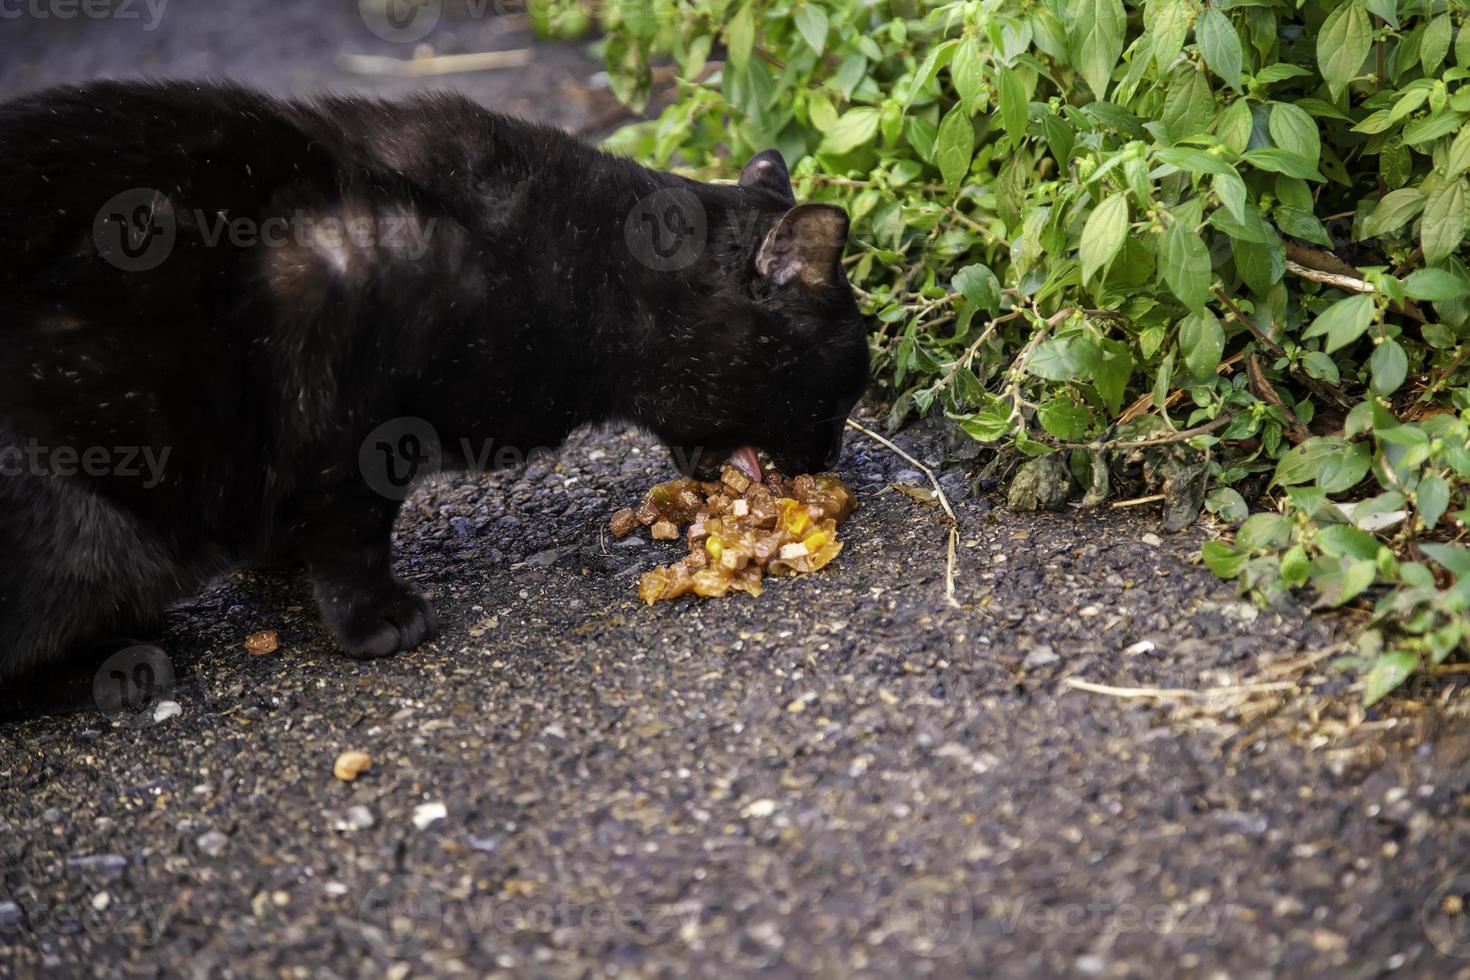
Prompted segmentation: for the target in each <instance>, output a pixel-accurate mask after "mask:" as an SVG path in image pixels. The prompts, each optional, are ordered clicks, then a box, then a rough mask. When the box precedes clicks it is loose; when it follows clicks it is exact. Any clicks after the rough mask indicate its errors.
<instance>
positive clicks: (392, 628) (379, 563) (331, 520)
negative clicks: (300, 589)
mask: <svg viewBox="0 0 1470 980" xmlns="http://www.w3.org/2000/svg"><path fill="white" fill-rule="evenodd" d="M399 506H400V503H399V501H396V500H388V499H386V498H383V497H379V496H377V495H375V494H373V493H371V491H368V490H365V489H364V490H361V491H357V490H353V491H344V492H340V493H331V494H323V495H321V496H320V497H318V498H316V499H314V500H312V501H310V502H309V503H307V504H306V505H305V506H304V507H303V511H304V513H305V515H306V516H305V520H304V524H303V527H302V537H301V550H302V554H303V557H305V559H306V564H307V569H308V573H309V574H310V576H311V581H312V586H313V587H314V589H315V592H316V601H317V607H318V608H319V609H320V611H321V614H322V619H323V620H325V621H326V624H327V626H328V628H329V629H331V631H332V634H333V635H334V636H335V637H336V638H337V642H339V643H340V644H342V647H343V649H344V650H346V652H347V655H348V656H350V657H353V658H355V659H357V660H372V659H375V658H378V657H388V656H392V655H393V654H395V653H401V652H403V651H406V650H412V649H413V648H414V647H416V646H418V645H419V644H420V643H423V642H424V641H425V640H428V639H429V638H431V637H432V636H433V635H434V633H435V630H436V629H437V621H436V619H435V617H434V610H433V609H432V608H431V607H430V606H429V603H428V600H426V599H425V598H424V597H423V596H421V595H419V594H418V593H417V592H415V591H413V590H412V589H410V588H409V587H408V586H406V585H404V584H403V583H402V582H399V581H398V580H397V579H395V578H394V577H393V568H392V530H393V518H394V517H395V516H397V514H398V508H399Z"/></svg>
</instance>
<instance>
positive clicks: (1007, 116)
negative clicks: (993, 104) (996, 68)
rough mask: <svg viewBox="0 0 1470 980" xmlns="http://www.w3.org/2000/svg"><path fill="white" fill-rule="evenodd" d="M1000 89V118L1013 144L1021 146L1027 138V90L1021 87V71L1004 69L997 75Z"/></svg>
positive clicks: (997, 83)
mask: <svg viewBox="0 0 1470 980" xmlns="http://www.w3.org/2000/svg"><path fill="white" fill-rule="evenodd" d="M996 87H997V88H998V89H999V90H1000V118H1001V121H1002V122H1003V123H1004V124H1005V130H1006V135H1007V136H1009V137H1010V138H1011V145H1012V146H1020V145H1021V141H1022V140H1024V139H1025V138H1026V110H1027V108H1028V105H1027V100H1026V92H1025V90H1024V89H1022V88H1021V77H1020V73H1019V72H1016V71H1006V70H1002V71H1000V72H999V73H998V74H997V75H996Z"/></svg>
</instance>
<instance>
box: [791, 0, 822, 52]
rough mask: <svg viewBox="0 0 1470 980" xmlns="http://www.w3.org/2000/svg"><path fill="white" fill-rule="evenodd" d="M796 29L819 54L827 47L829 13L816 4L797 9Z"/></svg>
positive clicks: (808, 4) (807, 4)
mask: <svg viewBox="0 0 1470 980" xmlns="http://www.w3.org/2000/svg"><path fill="white" fill-rule="evenodd" d="M795 19H796V29H797V30H798V31H800V32H801V36H802V37H803V38H804V39H805V40H806V43H807V44H809V45H810V46H811V49H812V50H813V51H815V52H816V53H817V54H821V53H822V50H823V49H824V48H826V46H827V11H825V10H823V9H822V8H821V7H820V6H818V5H817V4H815V3H804V4H802V5H801V6H800V7H797V8H796V18H795Z"/></svg>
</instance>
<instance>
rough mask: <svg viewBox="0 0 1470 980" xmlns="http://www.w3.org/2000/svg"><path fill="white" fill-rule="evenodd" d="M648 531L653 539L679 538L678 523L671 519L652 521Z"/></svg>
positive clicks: (667, 539)
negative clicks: (650, 528) (651, 526)
mask: <svg viewBox="0 0 1470 980" xmlns="http://www.w3.org/2000/svg"><path fill="white" fill-rule="evenodd" d="M649 533H650V534H651V535H652V536H653V540H655V541H677V540H679V525H677V524H675V523H674V522H673V521H654V522H653V528H652V530H650V531H649Z"/></svg>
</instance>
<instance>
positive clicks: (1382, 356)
mask: <svg viewBox="0 0 1470 980" xmlns="http://www.w3.org/2000/svg"><path fill="white" fill-rule="evenodd" d="M1368 367H1369V369H1370V370H1371V371H1372V372H1373V390H1374V391H1376V392H1377V393H1378V394H1380V395H1390V394H1393V392H1395V391H1397V390H1398V387H1399V385H1401V384H1403V383H1404V376H1405V375H1407V374H1408V373H1409V358H1408V355H1406V354H1405V353H1404V349H1403V348H1402V347H1400V346H1399V343H1398V341H1396V340H1385V341H1384V342H1383V343H1381V344H1379V345H1378V346H1377V347H1375V348H1373V356H1372V357H1371V358H1370V359H1369V361H1368Z"/></svg>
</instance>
